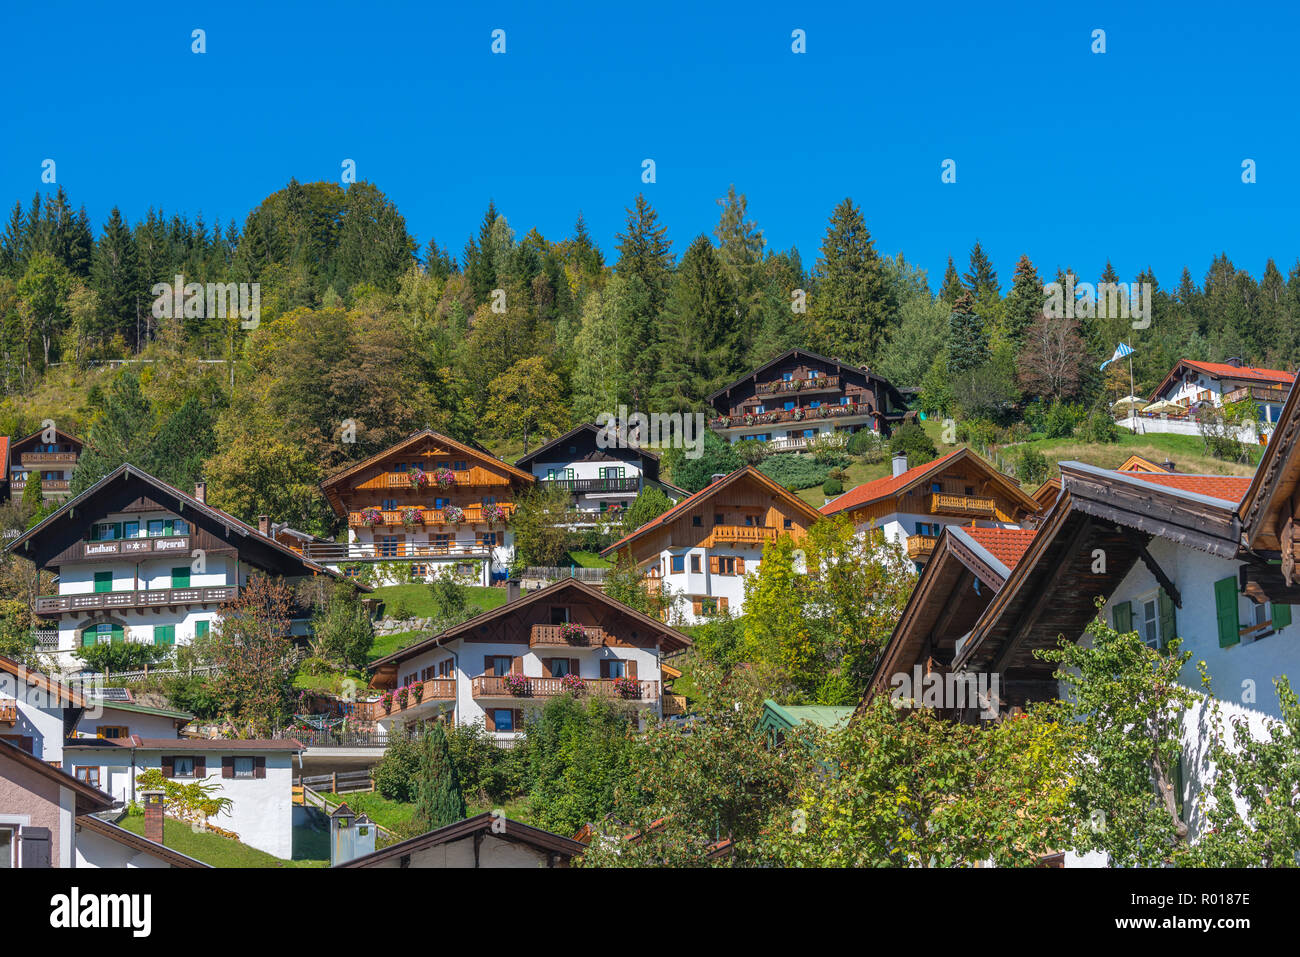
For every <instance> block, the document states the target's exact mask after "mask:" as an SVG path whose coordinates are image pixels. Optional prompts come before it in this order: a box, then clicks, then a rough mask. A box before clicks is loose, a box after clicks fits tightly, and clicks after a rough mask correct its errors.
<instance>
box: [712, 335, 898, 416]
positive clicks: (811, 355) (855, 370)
mask: <svg viewBox="0 0 1300 957" xmlns="http://www.w3.org/2000/svg"><path fill="white" fill-rule="evenodd" d="M795 358H806V359H812V360H814V361H815V362H824V363H826V364H827V365H832V366H835V367H836V368H838V369H839V370H840V371H841V372H847V373H849V374H850V375H860V376H864V377H865V378H867V379H874V380H875V381H877V382H879V383H881V384H882V385H883V386H884V387H885V388H886V389H887V390H888V391H889V392H890V393H892V395H893V399H894V401H895V402H896V403H897V404H898V405H902V404H903V397H902V395H900V394H899V391H898V389H897V388H895V387H894V386H893V384H891V383H890V382H889V380H887V379H885V378H884V377H883V376H880V375H877V374H876V373H875V372H872V371H871V370H870V369H868V368H866V367H865V366H855V365H853V364H851V363H848V362H844V361H842V360H840V359H832V358H830V357H829V356H823V355H818V354H817V353H816V352H809V351H808V350H807V349H797V348H796V349H787V350H786V351H785V352H783V353H781V354H780V355H779V356H777V357H775V358H774V359H769V360H768V361H767V362H764V363H763V364H762V365H761V366H759V367H758V368H757V369H753V370H751V371H749V372H747V373H745V374H744V375H743V376H741V377H740V378H739V379H736V380H735V381H734V382H732V383H730V384H728V385H724V386H723V387H722V388H721V389H718V390H717V391H716V392H714V393H712V394H711V395H708V396H706V397H705V399H704V401H705V402H712V401H713V400H714V399H716V398H717V397H718V396H720V395H722V394H723V393H724V392H728V391H730V390H731V389H734V388H736V386H738V385H743V384H744V383H745V382H747V381H748V380H750V379H754V378H756V377H758V376H761V375H762V374H763V373H764V372H766V371H767V370H768V369H770V368H772V366H774V365H779V364H780V363H782V362H785V361H786V360H787V359H795Z"/></svg>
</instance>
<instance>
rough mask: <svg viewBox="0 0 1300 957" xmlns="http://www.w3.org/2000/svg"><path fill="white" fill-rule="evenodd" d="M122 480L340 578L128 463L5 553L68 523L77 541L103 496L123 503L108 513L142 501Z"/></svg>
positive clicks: (285, 558) (289, 561)
mask: <svg viewBox="0 0 1300 957" xmlns="http://www.w3.org/2000/svg"><path fill="white" fill-rule="evenodd" d="M122 479H126V480H134V481H137V482H142V483H144V484H145V485H147V486H149V487H150V488H152V489H153V490H154V492H156V493H158V494H159V495H161V497H162V498H163V499H164V500H167V499H170V500H173V501H174V502H175V503H176V506H177V509H176V510H177V511H178V512H179V511H183V510H185V509H189V510H190V511H192V512H194V513H195V514H197V515H201V516H203V517H204V518H206V519H207V520H208V521H210V522H213V523H216V524H217V525H220V526H222V527H223V528H225V529H226V530H227V531H229V532H233V533H234V534H236V535H239V536H240V537H241V538H243V539H244V540H245V541H244V543H243V544H244V545H249V544H252V545H255V546H256V547H257V548H258V549H260V550H263V551H265V552H266V553H267V554H268V555H275V556H277V557H278V558H280V559H281V560H282V567H284V566H290V567H291V566H293V565H298V566H301V567H302V568H303V569H304V570H305V572H310V573H314V574H319V575H329V576H331V577H334V578H338V577H340V576H338V575H337V574H336V573H334V572H331V571H330V570H328V569H327V568H325V567H324V566H322V565H317V564H316V563H315V562H313V561H309V560H308V559H305V558H303V557H302V556H301V555H299V554H298V553H297V552H295V551H294V550H293V549H292V548H289V547H288V546H287V545H282V544H281V543H280V542H277V541H276V540H275V539H273V538H268V537H267V536H265V535H263V534H261V533H260V532H258V530H257V529H255V528H253V526H251V525H248V524H246V523H244V522H242V521H240V520H239V519H237V518H235V516H233V515H231V514H230V513H229V512H225V511H222V510H221V509H219V508H215V507H214V506H212V505H208V504H207V503H205V502H200V501H199V500H198V499H197V498H195V497H194V496H193V495H189V494H187V493H185V492H182V491H181V490H180V489H178V488H176V487H175V486H172V485H168V484H167V483H166V482H164V481H162V479H158V478H154V477H153V476H152V475H150V474H149V473H148V472H145V471H144V470H142V469H138V468H136V467H135V466H134V465H131V464H130V463H127V464H125V465H119V466H118V467H117V468H115V469H113V471H111V472H109V473H108V474H107V475H105V476H104V477H103V478H102V479H100V480H99V481H98V482H96V483H95V484H94V485H92V486H91V487H90V488H88V489H86V490H85V491H84V492H81V493H80V494H79V495H74V496H73V497H72V498H69V499H67V500H66V501H65V502H63V504H61V505H60V506H59V507H58V508H57V509H56V510H55V511H53V512H52V513H50V514H49V515H47V516H46V517H45V518H44V519H42V520H41V521H40V522H38V523H37V524H36V525H34V526H32V527H31V528H29V529H28V530H27V531H26V532H24V533H23V534H22V535H19V536H18V537H17V538H16V539H14V540H13V541H12V542H10V543H9V545H8V546H6V549H5V550H6V551H8V552H10V553H11V554H17V553H18V552H19V549H20V547H22V546H24V545H26V543H28V542H32V543H36V542H37V541H38V540H39V539H40V538H41V537H43V536H45V535H46V534H51V533H55V532H56V530H57V529H58V528H59V526H60V523H63V522H65V521H66V522H76V523H77V525H76V526H75V531H74V532H73V533H72V534H73V535H74V537H80V535H81V529H82V527H83V523H84V522H85V520H86V515H85V512H87V511H89V509H88V508H87V505H88V503H90V502H92V501H93V500H95V499H96V498H98V497H100V496H108V497H115V498H117V499H121V500H122V501H120V502H113V503H111V504H112V505H113V506H114V507H110V508H106V509H105V511H110V512H111V511H118V510H120V509H119V508H118V507H117V506H119V505H120V507H121V508H125V507H126V505H127V504H129V502H128V501H127V500H128V499H129V500H130V501H134V498H135V497H138V496H135V495H134V493H131V494H129V495H125V494H116V490H114V489H113V485H114V483H116V482H118V481H119V480H122ZM57 553H58V552H57V551H54V552H52V554H57ZM25 557H27V556H25ZM265 557H266V556H263V558H265ZM253 564H257V563H256V562H253Z"/></svg>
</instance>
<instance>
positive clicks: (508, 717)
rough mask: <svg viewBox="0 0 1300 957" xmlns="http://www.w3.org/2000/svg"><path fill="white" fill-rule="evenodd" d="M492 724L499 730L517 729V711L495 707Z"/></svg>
mask: <svg viewBox="0 0 1300 957" xmlns="http://www.w3.org/2000/svg"><path fill="white" fill-rule="evenodd" d="M492 726H493V727H494V728H496V729H497V730H498V731H513V730H514V729H515V713H514V712H513V711H511V710H510V709H509V708H494V709H493V710H492Z"/></svg>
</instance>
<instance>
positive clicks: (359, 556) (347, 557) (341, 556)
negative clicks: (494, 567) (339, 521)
mask: <svg viewBox="0 0 1300 957" xmlns="http://www.w3.org/2000/svg"><path fill="white" fill-rule="evenodd" d="M302 557H303V558H306V559H309V560H311V561H313V562H324V563H326V564H334V563H335V562H387V561H393V560H396V559H400V558H414V559H429V558H435V559H437V558H491V557H492V549H491V548H490V547H489V546H487V545H479V544H477V543H475V542H451V543H449V544H447V545H434V544H430V543H428V542H308V543H306V544H305V545H304V546H303V550H302Z"/></svg>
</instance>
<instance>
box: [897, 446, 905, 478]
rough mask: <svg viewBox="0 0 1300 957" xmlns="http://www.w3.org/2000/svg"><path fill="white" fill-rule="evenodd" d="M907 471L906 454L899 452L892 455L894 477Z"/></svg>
mask: <svg viewBox="0 0 1300 957" xmlns="http://www.w3.org/2000/svg"><path fill="white" fill-rule="evenodd" d="M906 471H907V454H906V453H904V452H899V453H898V454H897V455H895V456H894V478H898V477H899V476H900V475H902V474H903V473H904V472H906Z"/></svg>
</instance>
